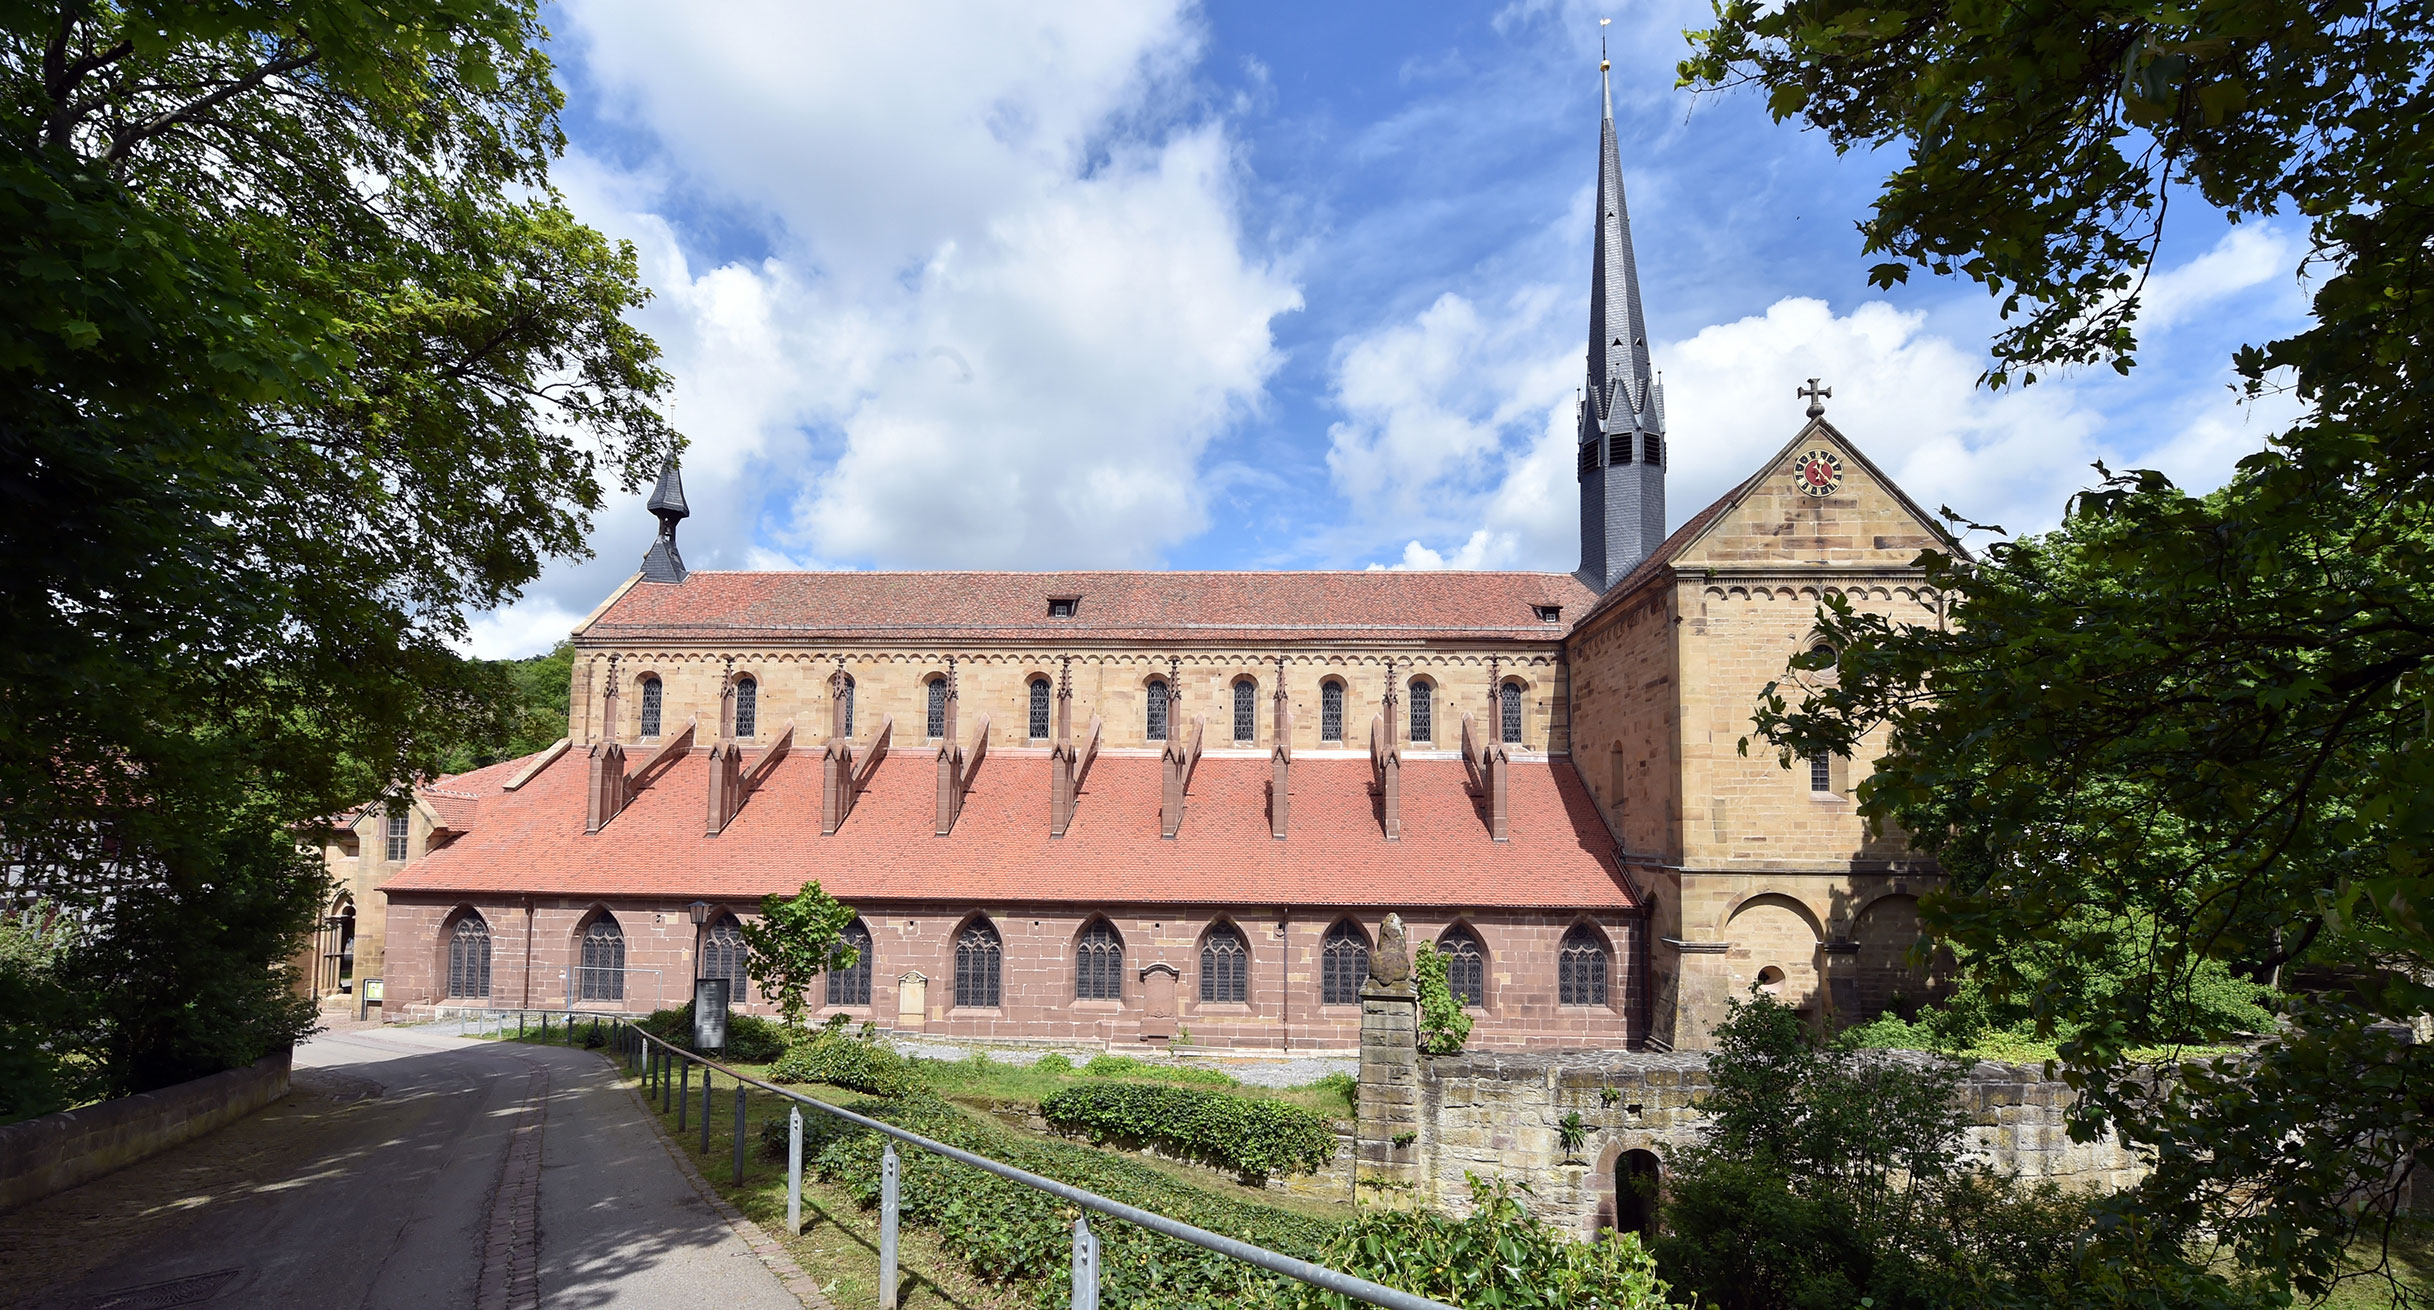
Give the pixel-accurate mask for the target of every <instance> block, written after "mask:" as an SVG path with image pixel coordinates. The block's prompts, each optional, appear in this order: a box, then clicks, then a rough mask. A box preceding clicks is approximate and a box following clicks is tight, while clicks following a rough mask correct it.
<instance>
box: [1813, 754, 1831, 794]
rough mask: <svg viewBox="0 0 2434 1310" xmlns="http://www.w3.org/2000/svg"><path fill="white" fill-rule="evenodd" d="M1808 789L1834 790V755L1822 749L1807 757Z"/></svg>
mask: <svg viewBox="0 0 2434 1310" xmlns="http://www.w3.org/2000/svg"><path fill="white" fill-rule="evenodd" d="M1809 790H1810V791H1823V792H1830V791H1832V790H1834V757H1833V756H1831V755H1829V754H1827V753H1826V752H1824V751H1819V752H1817V753H1816V754H1814V755H1811V756H1810V757H1809Z"/></svg>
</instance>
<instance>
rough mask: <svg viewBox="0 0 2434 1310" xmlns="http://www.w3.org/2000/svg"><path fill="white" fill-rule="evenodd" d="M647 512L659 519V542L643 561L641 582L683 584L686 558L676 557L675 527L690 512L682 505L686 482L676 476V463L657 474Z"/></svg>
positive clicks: (671, 462) (687, 516)
mask: <svg viewBox="0 0 2434 1310" xmlns="http://www.w3.org/2000/svg"><path fill="white" fill-rule="evenodd" d="M647 508H649V510H650V511H651V513H653V514H655V515H657V516H658V518H659V540H657V541H654V542H652V543H651V549H650V551H649V552H648V553H647V554H645V555H644V556H643V557H642V576H643V580H644V581H646V582H682V581H684V580H685V557H684V556H682V555H679V554H677V553H676V525H677V524H678V523H681V522H683V521H684V520H686V519H688V518H691V517H692V516H693V511H692V510H691V509H690V508H688V507H687V506H686V505H685V480H684V478H683V477H682V476H681V475H679V474H678V473H677V471H676V461H675V460H673V459H671V460H669V461H668V462H667V464H666V465H664V466H663V467H661V469H660V470H659V485H658V486H657V487H654V488H652V489H651V499H650V502H649V504H648V506H647Z"/></svg>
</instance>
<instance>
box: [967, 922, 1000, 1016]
mask: <svg viewBox="0 0 2434 1310" xmlns="http://www.w3.org/2000/svg"><path fill="white" fill-rule="evenodd" d="M1005 953H1006V948H1005V942H1004V940H1003V939H1001V938H1000V937H999V936H998V935H997V926H996V925H995V924H992V923H990V922H989V921H988V920H987V919H974V920H973V921H972V922H971V923H970V924H969V925H968V926H966V927H965V928H964V930H963V933H962V934H961V935H960V936H958V937H957V938H956V939H955V1005H956V1008H957V1009H970V1008H974V1007H978V1008H981V1009H993V1008H995V1007H996V1006H997V1004H998V997H999V995H1000V991H999V986H998V982H999V978H998V975H999V968H1000V964H1001V962H1002V961H1003V959H1004V957H1005Z"/></svg>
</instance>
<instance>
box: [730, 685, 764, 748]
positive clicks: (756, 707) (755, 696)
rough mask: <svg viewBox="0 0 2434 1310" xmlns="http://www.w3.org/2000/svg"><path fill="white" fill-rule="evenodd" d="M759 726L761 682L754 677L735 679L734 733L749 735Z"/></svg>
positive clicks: (740, 735)
mask: <svg viewBox="0 0 2434 1310" xmlns="http://www.w3.org/2000/svg"><path fill="white" fill-rule="evenodd" d="M760 727H761V684H760V682H759V680H757V679H754V678H737V679H736V680H735V735H736V736H738V737H749V736H752V735H753V734H754V733H757V732H759V731H760Z"/></svg>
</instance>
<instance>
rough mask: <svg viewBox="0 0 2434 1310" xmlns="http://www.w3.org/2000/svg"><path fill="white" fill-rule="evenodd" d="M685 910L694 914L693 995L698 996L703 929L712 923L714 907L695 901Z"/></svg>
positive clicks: (705, 902)
mask: <svg viewBox="0 0 2434 1310" xmlns="http://www.w3.org/2000/svg"><path fill="white" fill-rule="evenodd" d="M685 908H686V909H687V910H690V911H692V914H693V994H694V995H696V996H698V995H700V994H701V928H702V925H703V924H705V923H708V922H710V910H711V908H712V907H711V905H710V902H708V901H695V902H693V903H692V904H691V905H688V906H686V907H685Z"/></svg>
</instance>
